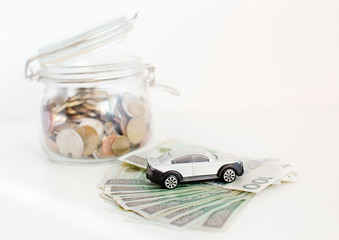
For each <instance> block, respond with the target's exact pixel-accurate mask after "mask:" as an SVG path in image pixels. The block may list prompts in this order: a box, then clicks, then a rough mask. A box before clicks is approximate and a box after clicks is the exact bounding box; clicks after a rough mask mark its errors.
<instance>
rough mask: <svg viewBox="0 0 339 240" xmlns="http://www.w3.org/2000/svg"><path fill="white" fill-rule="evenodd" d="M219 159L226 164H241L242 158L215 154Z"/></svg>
mask: <svg viewBox="0 0 339 240" xmlns="http://www.w3.org/2000/svg"><path fill="white" fill-rule="evenodd" d="M215 155H216V156H217V157H218V160H220V161H222V162H224V163H234V162H239V163H240V162H241V160H240V158H238V157H235V156H233V155H231V154H227V153H216V154H215Z"/></svg>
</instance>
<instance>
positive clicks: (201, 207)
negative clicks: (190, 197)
mask: <svg viewBox="0 0 339 240" xmlns="http://www.w3.org/2000/svg"><path fill="white" fill-rule="evenodd" d="M247 194H250V193H241V194H238V195H233V196H229V197H225V196H222V195H221V196H220V197H216V198H215V199H214V200H213V201H204V202H200V203H199V204H194V205H189V206H186V207H182V208H178V209H176V210H175V211H171V212H167V213H165V214H164V215H163V216H162V217H161V218H160V219H159V221H160V222H164V223H168V224H172V225H174V226H180V227H183V226H184V225H186V224H183V223H182V221H183V220H184V219H186V221H187V223H190V224H191V223H193V221H195V220H197V219H198V218H199V217H202V216H204V215H205V214H206V212H208V211H207V210H209V209H215V208H219V207H220V206H222V205H224V204H226V203H228V204H231V203H232V202H235V201H240V200H241V199H246V197H247V196H246V195H247ZM193 216H195V217H194V218H193ZM179 222H181V224H179Z"/></svg>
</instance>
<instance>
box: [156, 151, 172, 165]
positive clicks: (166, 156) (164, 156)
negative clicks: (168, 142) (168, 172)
mask: <svg viewBox="0 0 339 240" xmlns="http://www.w3.org/2000/svg"><path fill="white" fill-rule="evenodd" d="M168 157H169V155H168V153H166V154H164V155H161V156H160V157H158V158H157V160H158V161H159V162H160V163H161V164H164V163H165V162H166V160H168Z"/></svg>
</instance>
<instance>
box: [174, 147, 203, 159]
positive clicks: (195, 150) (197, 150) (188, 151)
mask: <svg viewBox="0 0 339 240" xmlns="http://www.w3.org/2000/svg"><path fill="white" fill-rule="evenodd" d="M199 153H200V154H204V153H209V152H208V151H206V150H204V149H201V148H180V149H175V150H172V151H170V152H168V155H170V156H171V157H176V156H180V155H184V154H199Z"/></svg>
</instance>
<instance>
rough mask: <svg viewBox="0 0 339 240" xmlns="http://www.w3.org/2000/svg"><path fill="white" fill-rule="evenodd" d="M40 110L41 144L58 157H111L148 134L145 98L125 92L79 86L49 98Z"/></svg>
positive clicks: (137, 144)
mask: <svg viewBox="0 0 339 240" xmlns="http://www.w3.org/2000/svg"><path fill="white" fill-rule="evenodd" d="M42 111H43V112H42V126H43V132H44V134H45V138H44V139H45V140H44V141H45V144H44V145H45V147H46V148H47V149H48V150H49V151H51V152H53V153H54V154H58V155H60V156H62V157H67V158H73V159H88V160H91V159H108V158H115V157H117V156H121V155H123V154H126V153H128V152H130V151H131V150H134V149H137V148H139V147H141V146H144V145H145V143H146V142H147V141H148V139H149V136H150V111H149V109H148V102H147V101H146V100H145V99H143V98H142V97H139V96H136V95H132V94H129V93H123V94H111V93H107V92H105V91H102V90H98V89H95V88H86V89H85V88H79V89H76V91H73V92H72V94H68V93H66V92H65V93H62V94H58V95H57V96H54V97H52V98H49V99H48V100H46V101H45V105H44V106H43V109H42Z"/></svg>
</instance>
